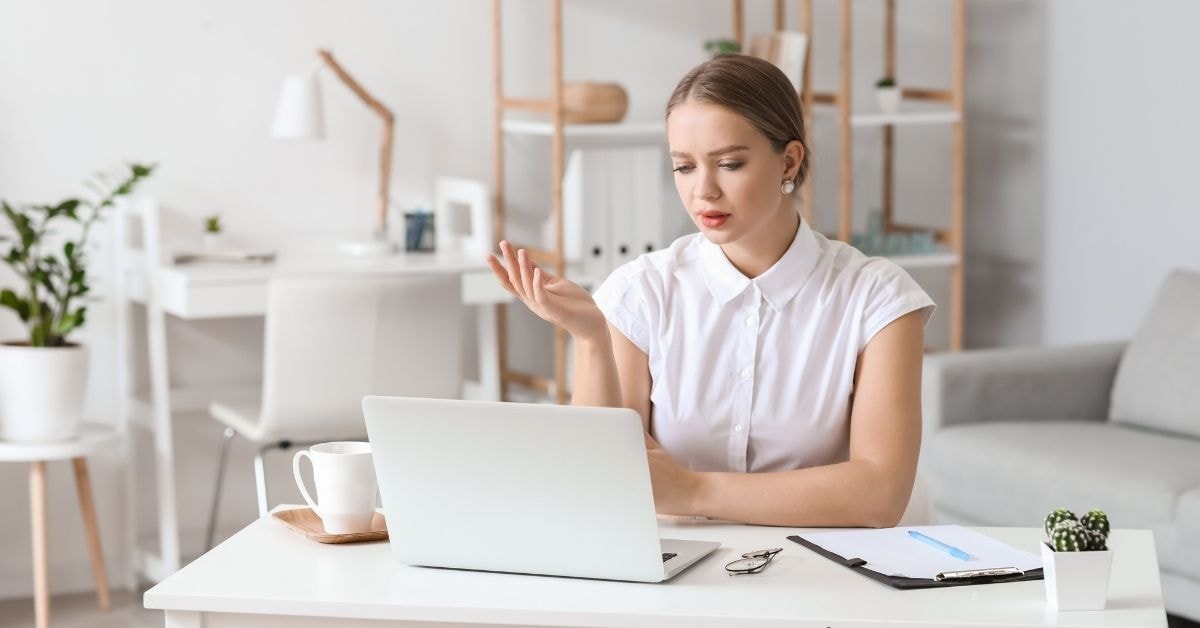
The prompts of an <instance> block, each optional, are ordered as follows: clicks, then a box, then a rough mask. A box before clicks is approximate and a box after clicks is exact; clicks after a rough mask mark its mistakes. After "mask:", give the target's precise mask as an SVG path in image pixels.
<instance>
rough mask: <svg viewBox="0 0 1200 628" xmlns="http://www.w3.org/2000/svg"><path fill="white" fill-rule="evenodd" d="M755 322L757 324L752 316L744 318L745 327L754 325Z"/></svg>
mask: <svg viewBox="0 0 1200 628" xmlns="http://www.w3.org/2000/svg"><path fill="white" fill-rule="evenodd" d="M755 324H757V321H755V320H754V317H753V316H749V317H747V318H746V327H754V325H755Z"/></svg>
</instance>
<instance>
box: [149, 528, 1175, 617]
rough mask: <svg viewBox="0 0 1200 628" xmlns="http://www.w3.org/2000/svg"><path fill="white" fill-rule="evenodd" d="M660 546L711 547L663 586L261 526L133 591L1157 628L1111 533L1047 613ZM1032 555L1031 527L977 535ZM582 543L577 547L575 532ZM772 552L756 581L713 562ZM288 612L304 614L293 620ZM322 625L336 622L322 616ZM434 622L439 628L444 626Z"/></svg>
mask: <svg viewBox="0 0 1200 628" xmlns="http://www.w3.org/2000/svg"><path fill="white" fill-rule="evenodd" d="M660 527H661V529H662V534H663V536H664V537H670V538H681V539H698V540H714V541H720V542H721V543H722V547H720V548H719V549H718V550H717V551H716V552H714V553H713V554H711V555H709V556H708V557H707V558H705V559H703V560H702V561H700V562H699V563H697V564H696V565H693V566H692V567H691V568H689V569H688V570H687V571H685V572H683V573H682V574H681V575H679V576H677V577H676V578H675V579H673V580H671V581H669V582H666V583H661V584H640V583H626V582H606V581H598V580H581V579H571V578H553V577H542V576H526V575H516V574H496V573H484V572H468V571H455V570H448V569H430V568H421V567H408V566H406V565H402V564H400V563H398V562H396V561H394V560H393V558H392V556H391V553H390V550H389V548H388V545H387V543H386V542H376V543H365V544H349V545H321V544H319V543H315V542H312V541H309V540H308V539H306V538H304V537H302V536H300V535H298V534H296V533H294V532H292V531H290V530H288V529H287V528H285V527H284V526H283V525H282V524H280V523H279V522H278V521H275V520H274V519H272V518H270V517H267V518H264V519H260V520H258V521H256V522H254V523H253V524H251V525H250V526H248V527H246V528H245V529H243V530H242V531H240V532H238V533H237V534H236V535H234V536H233V537H231V538H230V539H228V540H227V541H225V542H224V543H222V544H221V545H219V546H218V547H216V548H215V549H214V550H213V551H211V552H209V553H208V554H205V555H204V556H201V557H200V558H198V559H197V560H196V561H195V562H193V563H192V564H190V565H187V566H186V567H184V568H183V569H182V570H180V571H179V572H176V573H175V574H174V575H172V576H170V577H168V578H167V579H166V580H164V581H163V582H162V583H160V584H159V585H158V586H155V587H154V588H152V589H150V590H149V591H147V592H146V594H145V599H144V601H145V605H146V607H147V608H154V609H164V610H167V611H168V612H167V615H166V622H167V625H168V626H200V625H204V626H210V627H211V626H223V625H231V626H232V625H238V626H250V625H264V626H267V625H269V626H284V625H288V626H316V625H337V626H373V625H379V624H380V623H381V622H379V621H378V620H385V621H384V622H382V623H387V624H391V625H418V624H423V623H425V622H457V623H463V624H492V625H495V624H501V625H539V626H546V625H554V626H689V627H690V626H783V625H787V626H839V627H848V626H874V625H878V624H885V623H889V622H892V623H904V624H907V625H920V626H973V625H978V626H983V625H986V626H990V627H993V628H995V627H998V626H1141V627H1145V626H1166V615H1165V611H1164V610H1163V601H1162V592H1161V588H1160V584H1159V575H1158V561H1157V559H1156V557H1155V550H1154V538H1153V535H1152V533H1151V532H1149V531H1146V530H1115V531H1114V532H1113V533H1112V536H1111V537H1110V540H1109V545H1110V547H1112V548H1113V550H1114V556H1113V563H1112V578H1111V581H1110V588H1109V598H1108V608H1107V610H1104V611H1082V612H1081V611H1076V612H1061V613H1060V612H1054V611H1051V610H1049V609H1048V608H1047V606H1046V601H1045V589H1044V583H1043V582H1042V581H1041V580H1035V581H1027V582H1013V583H1005V584H988V585H976V586H965V587H953V588H944V589H923V590H912V591H899V590H896V589H892V588H890V587H888V586H886V585H883V584H881V583H878V582H875V581H873V580H871V579H869V578H867V577H865V576H862V575H859V574H857V573H854V572H853V571H851V570H850V569H847V568H845V567H842V566H840V565H837V564H835V563H833V562H831V561H829V560H827V559H825V558H822V557H820V556H818V555H817V554H815V553H813V552H812V551H810V550H808V549H806V548H804V547H802V546H800V545H798V544H796V543H793V542H792V541H788V540H787V539H786V538H785V537H786V536H788V535H790V534H796V533H798V532H802V531H801V530H796V529H789V528H770V527H758V526H743V525H733V524H724V523H715V522H707V521H663V522H661V524H660ZM977 529H978V530H979V531H980V532H983V533H984V534H987V535H990V536H993V537H995V538H997V539H1000V540H1002V541H1005V542H1008V543H1011V544H1013V545H1015V546H1017V547H1021V548H1024V549H1028V550H1029V551H1033V552H1037V551H1038V543H1039V542H1040V539H1041V537H1042V532H1041V530H1040V529H1037V528H977ZM580 542H586V535H585V534H581V536H580ZM772 546H774V547H783V548H784V549H783V552H782V553H781V554H780V555H779V556H778V557H777V558H776V559H775V561H774V562H773V563H772V564H771V565H768V566H767V568H766V570H765V571H763V572H762V573H759V574H756V575H746V576H729V575H726V573H725V568H724V566H725V563H727V562H729V561H730V560H733V559H734V558H736V557H738V555H740V554H741V553H742V552H746V551H750V550H755V549H761V548H766V547H772ZM281 616H287V617H281ZM299 616H308V619H303V618H301V617H299ZM330 618H340V619H338V620H331V619H330ZM443 625H444V624H443Z"/></svg>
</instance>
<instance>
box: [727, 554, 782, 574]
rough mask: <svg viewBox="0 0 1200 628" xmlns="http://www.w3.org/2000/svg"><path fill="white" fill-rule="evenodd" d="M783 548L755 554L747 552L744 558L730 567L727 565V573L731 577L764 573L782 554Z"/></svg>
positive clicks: (743, 555) (732, 563) (730, 564)
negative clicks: (772, 561) (772, 560)
mask: <svg viewBox="0 0 1200 628" xmlns="http://www.w3.org/2000/svg"><path fill="white" fill-rule="evenodd" d="M782 551H783V548H782V547H773V548H771V549H764V550H757V551H754V552H746V553H745V554H742V557H741V558H740V559H738V560H735V561H733V562H731V563H729V564H728V565H725V571H728V572H729V575H731V576H738V575H742V574H751V573H758V572H760V571H762V570H763V569H764V568H765V567H766V566H767V563H770V562H771V559H773V558H775V555H776V554H778V553H779V552H782Z"/></svg>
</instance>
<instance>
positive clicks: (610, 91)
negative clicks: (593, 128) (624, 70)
mask: <svg viewBox="0 0 1200 628" xmlns="http://www.w3.org/2000/svg"><path fill="white" fill-rule="evenodd" d="M628 108H629V97H628V96H627V95H626V93H625V88H623V87H621V86H620V85H618V84H616V83H589V82H580V83H564V84H563V110H564V114H565V116H566V120H567V122H609V123H611V122H620V121H621V120H622V119H623V118H624V117H625V111H626V110H627V109H628Z"/></svg>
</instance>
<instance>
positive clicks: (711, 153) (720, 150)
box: [671, 144, 750, 157]
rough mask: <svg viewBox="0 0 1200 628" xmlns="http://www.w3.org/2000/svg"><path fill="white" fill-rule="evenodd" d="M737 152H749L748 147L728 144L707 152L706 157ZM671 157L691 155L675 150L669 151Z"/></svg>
mask: <svg viewBox="0 0 1200 628" xmlns="http://www.w3.org/2000/svg"><path fill="white" fill-rule="evenodd" d="M739 150H750V147H749V146H742V145H740V144H730V145H729V146H726V147H724V148H718V149H717V150H714V151H709V153H708V156H709V157H716V156H717V155H724V154H725V153H733V152H736V151H739ZM671 156H672V157H691V155H688V154H687V153H683V152H680V151H677V150H673V151H671Z"/></svg>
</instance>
